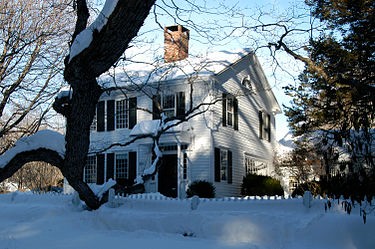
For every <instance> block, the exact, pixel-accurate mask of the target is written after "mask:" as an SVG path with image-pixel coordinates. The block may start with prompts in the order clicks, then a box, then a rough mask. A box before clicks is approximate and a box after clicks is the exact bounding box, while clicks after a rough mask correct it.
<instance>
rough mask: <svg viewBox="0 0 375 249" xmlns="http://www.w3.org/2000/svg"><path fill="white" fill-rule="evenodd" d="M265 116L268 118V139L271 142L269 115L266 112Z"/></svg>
mask: <svg viewBox="0 0 375 249" xmlns="http://www.w3.org/2000/svg"><path fill="white" fill-rule="evenodd" d="M267 118H268V123H267V125H268V127H267V129H268V141H269V142H271V115H270V114H267Z"/></svg>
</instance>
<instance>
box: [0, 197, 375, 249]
mask: <svg viewBox="0 0 375 249" xmlns="http://www.w3.org/2000/svg"><path fill="white" fill-rule="evenodd" d="M133 197H134V198H125V199H123V201H122V205H120V206H119V207H116V208H111V207H109V206H102V207H101V208H100V209H99V210H96V211H92V212H90V211H85V210H83V209H81V208H78V207H77V206H74V205H73V204H72V196H71V195H51V194H45V195H35V194H27V193H13V194H3V195H0V249H23V248H25V249H26V248H27V249H30V248H38V249H40V248H79V249H82V248H90V249H93V248H107V249H110V248H137V249H142V248H145V249H146V248H176V249H177V248H178V249H184V248H186V249H199V248H204V249H211V248H212V249H221V248H236V249H240V248H241V249H266V248H267V249H277V248H286V249H305V248H314V249H335V248H337V249H339V248H340V249H372V248H375V236H374V231H375V216H374V214H370V215H368V217H367V222H366V224H363V220H362V218H361V217H360V215H359V207H358V206H356V207H355V208H354V209H353V211H352V214H351V215H348V214H346V213H345V212H344V211H343V210H342V209H341V205H337V202H334V206H333V207H332V209H331V210H329V211H328V212H325V210H324V200H314V202H313V205H312V207H311V208H306V207H304V206H303V205H302V199H293V200H289V199H287V200H281V199H280V200H234V199H230V200H228V199H227V200H218V201H206V200H202V199H201V200H200V203H199V205H198V208H197V209H196V210H192V209H191V200H164V199H161V198H160V197H159V196H158V195H155V194H154V195H150V194H148V195H142V198H141V197H140V196H138V197H137V196H133ZM135 197H137V198H135Z"/></svg>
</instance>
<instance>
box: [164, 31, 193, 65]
mask: <svg viewBox="0 0 375 249" xmlns="http://www.w3.org/2000/svg"><path fill="white" fill-rule="evenodd" d="M188 55H189V30H188V29H187V28H184V27H183V26H181V25H174V26H169V27H165V28H164V61H165V62H173V61H180V60H183V59H185V58H187V57H188Z"/></svg>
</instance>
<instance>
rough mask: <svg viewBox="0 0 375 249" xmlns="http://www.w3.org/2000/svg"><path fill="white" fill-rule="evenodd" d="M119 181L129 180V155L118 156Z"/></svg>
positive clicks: (117, 170) (117, 176)
mask: <svg viewBox="0 0 375 249" xmlns="http://www.w3.org/2000/svg"><path fill="white" fill-rule="evenodd" d="M117 179H128V154H116V180H117Z"/></svg>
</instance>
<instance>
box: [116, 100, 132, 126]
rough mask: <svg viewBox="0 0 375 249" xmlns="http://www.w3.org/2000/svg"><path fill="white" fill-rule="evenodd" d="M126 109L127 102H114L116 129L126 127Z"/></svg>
mask: <svg viewBox="0 0 375 249" xmlns="http://www.w3.org/2000/svg"><path fill="white" fill-rule="evenodd" d="M128 109H129V108H128V101H127V100H125V99H123V100H118V101H116V118H115V119H116V129H122V128H127V127H128Z"/></svg>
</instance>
